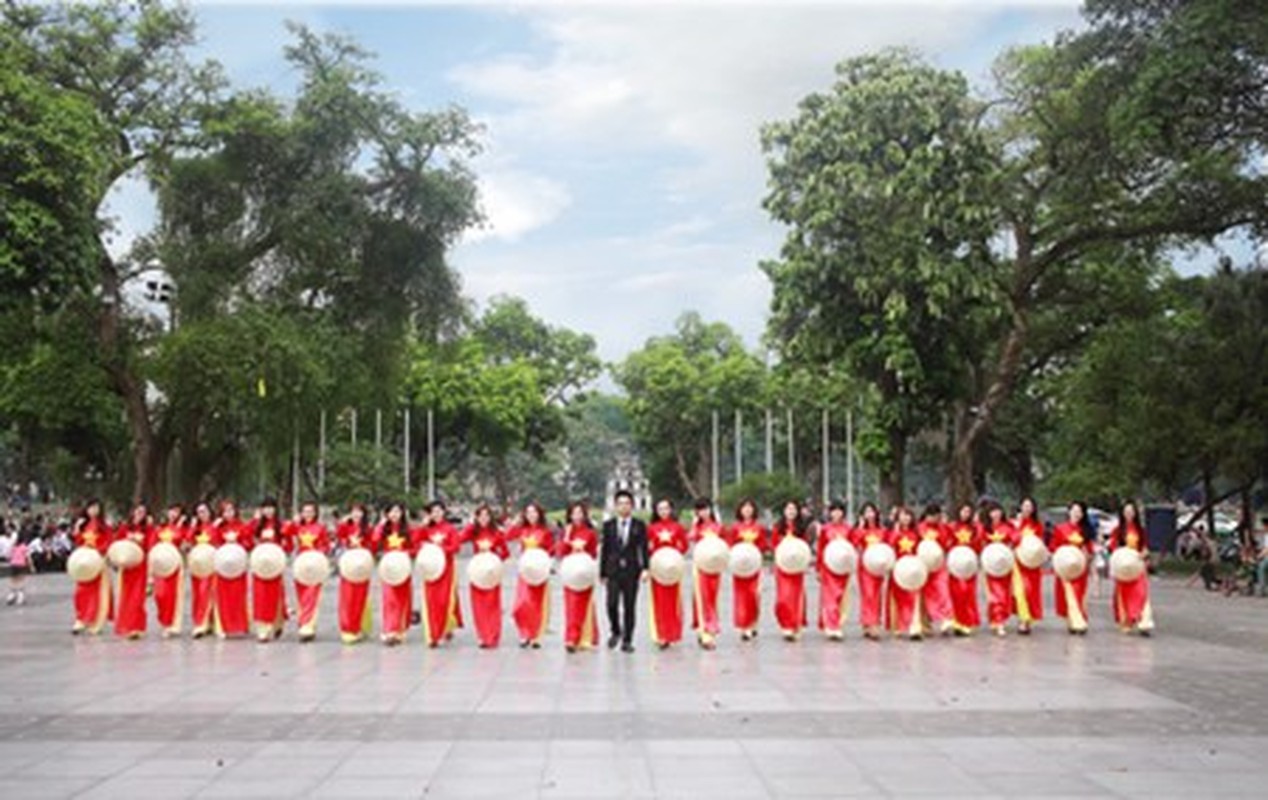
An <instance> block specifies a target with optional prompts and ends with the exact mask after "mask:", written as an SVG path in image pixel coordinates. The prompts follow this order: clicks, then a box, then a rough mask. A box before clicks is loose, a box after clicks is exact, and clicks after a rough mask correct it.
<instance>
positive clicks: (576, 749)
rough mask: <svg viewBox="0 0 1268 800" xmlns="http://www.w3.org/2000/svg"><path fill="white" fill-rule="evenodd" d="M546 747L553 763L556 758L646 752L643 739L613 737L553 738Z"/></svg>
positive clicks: (566, 758)
mask: <svg viewBox="0 0 1268 800" xmlns="http://www.w3.org/2000/svg"><path fill="white" fill-rule="evenodd" d="M546 747H547V755H548V757H549V761H550V762H551V763H553V762H554V761H555V760H556V759H565V760H571V759H578V758H596V759H606V758H616V757H620V756H623V755H629V756H633V755H643V754H645V753H646V747H645V745H644V743H643V742H641V741H620V740H613V739H551V740H550V741H549V742H547V744H546Z"/></svg>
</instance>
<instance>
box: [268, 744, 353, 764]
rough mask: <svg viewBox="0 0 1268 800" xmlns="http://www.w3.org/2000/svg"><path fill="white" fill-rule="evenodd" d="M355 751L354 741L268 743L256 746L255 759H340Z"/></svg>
mask: <svg viewBox="0 0 1268 800" xmlns="http://www.w3.org/2000/svg"><path fill="white" fill-rule="evenodd" d="M355 749H357V742H356V741H355V740H342V741H329V740H327V741H288V742H270V743H266V744H263V745H260V746H258V747H257V748H256V749H255V751H254V752H253V753H252V755H253V756H255V757H256V758H279V759H306V760H307V759H313V760H315V759H319V758H320V759H335V760H338V759H341V758H343V757H345V756H347V755H348V754H350V753H351V752H352V751H353V750H355Z"/></svg>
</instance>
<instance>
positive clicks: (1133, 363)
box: [1052, 267, 1268, 515]
mask: <svg viewBox="0 0 1268 800" xmlns="http://www.w3.org/2000/svg"><path fill="white" fill-rule="evenodd" d="M1152 311H1153V313H1151V314H1149V315H1148V316H1145V317H1143V318H1141V319H1133V320H1127V321H1124V322H1123V323H1122V324H1119V325H1115V326H1112V327H1107V328H1106V329H1104V330H1103V331H1102V332H1101V333H1100V335H1098V336H1097V337H1096V339H1095V340H1094V341H1093V342H1092V344H1091V346H1090V347H1089V348H1088V349H1087V352H1086V354H1085V357H1084V359H1083V360H1082V362H1081V363H1080V364H1079V365H1078V366H1077V367H1076V368H1075V369H1073V370H1072V371H1071V372H1070V373H1069V374H1068V375H1067V376H1066V377H1064V378H1063V379H1061V380H1060V381H1059V384H1058V385H1059V387H1060V391H1059V393H1058V394H1057V399H1058V402H1059V406H1058V408H1057V414H1058V415H1059V417H1060V420H1061V423H1060V425H1059V426H1058V428H1057V431H1056V432H1055V434H1054V436H1053V455H1054V458H1053V462H1054V463H1053V467H1054V476H1053V478H1052V483H1053V485H1054V486H1056V487H1057V488H1058V489H1060V490H1061V491H1063V492H1069V493H1074V494H1083V495H1088V496H1099V497H1102V498H1106V499H1121V498H1125V497H1132V496H1136V495H1137V494H1139V493H1140V492H1141V490H1142V489H1148V488H1153V489H1154V490H1156V491H1158V492H1160V493H1163V494H1167V495H1172V494H1174V493H1176V492H1177V491H1179V490H1180V489H1182V488H1183V487H1185V486H1189V485H1192V484H1193V483H1194V482H1197V481H1200V482H1201V483H1202V484H1203V486H1204V488H1205V490H1206V494H1207V497H1208V500H1210V499H1211V498H1212V496H1213V487H1214V486H1215V485H1217V483H1219V484H1222V485H1226V486H1229V487H1231V488H1232V492H1233V493H1238V494H1240V495H1241V497H1242V501H1243V504H1244V506H1245V513H1246V514H1248V515H1249V513H1250V511H1251V508H1250V506H1251V492H1252V490H1253V489H1254V487H1255V486H1256V484H1257V483H1259V482H1260V481H1263V480H1264V479H1265V464H1268V325H1266V324H1265V323H1266V322H1268V273H1265V272H1263V271H1262V270H1233V269H1231V268H1228V267H1224V268H1221V269H1220V270H1219V271H1217V273H1216V274H1214V275H1212V276H1210V277H1203V278H1190V279H1184V280H1180V279H1173V280H1172V281H1170V282H1169V283H1168V284H1167V285H1166V286H1165V287H1163V289H1162V290H1161V291H1160V292H1159V293H1158V298H1157V302H1156V303H1155V304H1154V306H1153V308H1152Z"/></svg>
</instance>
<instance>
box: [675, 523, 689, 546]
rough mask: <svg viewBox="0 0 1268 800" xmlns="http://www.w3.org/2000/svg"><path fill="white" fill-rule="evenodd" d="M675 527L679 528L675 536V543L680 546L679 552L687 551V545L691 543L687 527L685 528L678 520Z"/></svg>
mask: <svg viewBox="0 0 1268 800" xmlns="http://www.w3.org/2000/svg"><path fill="white" fill-rule="evenodd" d="M674 527H675V528H677V531H676V533H675V536H676V537H677V538H676V541H675V545H676V546H677V547H678V552H680V553H686V552H687V547H688V546H689V545H690V544H691V543H690V542H688V541H687V529H686V528H684V527H683V526H682V524H681V523H678V522H675V523H674Z"/></svg>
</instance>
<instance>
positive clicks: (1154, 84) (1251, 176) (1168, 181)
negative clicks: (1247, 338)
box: [949, 0, 1268, 499]
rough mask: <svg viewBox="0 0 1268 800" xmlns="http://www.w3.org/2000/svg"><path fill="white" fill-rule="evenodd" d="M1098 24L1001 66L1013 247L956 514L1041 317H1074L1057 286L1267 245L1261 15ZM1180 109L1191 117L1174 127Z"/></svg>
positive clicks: (1107, 13) (1162, 13) (1000, 148)
mask: <svg viewBox="0 0 1268 800" xmlns="http://www.w3.org/2000/svg"><path fill="white" fill-rule="evenodd" d="M1087 10H1088V15H1089V21H1090V22H1091V23H1092V27H1091V29H1090V30H1089V31H1087V32H1085V33H1083V34H1079V35H1072V34H1068V35H1065V36H1063V37H1061V38H1060V39H1059V41H1058V44H1057V45H1055V46H1038V47H1028V48H1020V49H1017V50H1013V51H1011V52H1009V53H1007V54H1005V56H1004V57H1002V58H1001V59H1000V61H999V62H998V66H997V70H996V90H997V98H996V101H995V112H994V113H993V114H992V115H991V116H990V117H989V118H988V122H989V124H990V125H991V130H992V134H993V139H994V144H993V148H992V152H993V153H994V154H995V159H996V161H997V165H998V170H997V183H996V186H995V189H994V190H993V191H992V193H991V196H992V197H993V198H995V199H996V200H997V201H998V210H997V212H996V217H997V218H998V219H999V221H1000V227H999V231H998V236H999V237H1000V238H1001V239H1002V240H1003V241H1005V242H1007V244H1008V246H1007V247H1006V248H1003V249H1002V250H997V251H995V252H994V255H995V257H994V258H993V259H992V265H991V271H992V273H993V274H994V275H995V276H996V285H997V287H998V290H997V291H996V292H995V295H994V296H995V304H996V305H997V306H998V308H999V309H1000V310H1001V312H1002V313H1001V314H1000V316H999V317H998V319H997V321H996V325H995V326H993V327H994V333H993V335H992V336H991V337H990V339H991V341H992V343H991V344H990V345H989V346H988V347H985V348H983V349H982V350H981V357H980V358H978V359H976V360H975V362H974V369H975V371H976V372H977V374H978V375H979V376H981V377H980V378H979V379H978V380H977V381H975V385H974V386H973V392H972V395H971V399H970V400H969V402H968V403H966V404H965V405H964V406H962V407H961V409H960V410H959V413H958V414H957V419H956V424H955V426H954V427H955V437H954V447H953V450H952V457H951V461H950V474H949V484H950V489H951V494H952V495H953V496H954V497H956V498H957V499H960V498H966V497H969V496H971V494H972V491H973V488H974V487H973V475H974V472H975V470H974V458H975V455H976V453H977V451H978V448H979V446H980V445H981V443H982V442H983V440H984V439H985V438H986V437H987V436H988V435H989V433H990V431H991V430H992V428H993V427H994V425H995V423H996V421H997V419H998V416H999V412H1000V410H1001V408H1003V406H1004V405H1005V404H1006V403H1007V402H1008V400H1009V399H1010V398H1011V397H1012V396H1013V393H1014V391H1015V389H1016V387H1017V385H1018V383H1019V381H1020V380H1021V379H1022V378H1023V377H1024V369H1025V364H1026V361H1027V358H1028V353H1029V352H1030V351H1031V349H1032V345H1033V339H1032V328H1033V325H1034V323H1035V318H1036V315H1037V314H1038V313H1040V311H1039V310H1040V309H1043V313H1060V312H1061V311H1062V310H1066V309H1068V310H1070V311H1072V312H1077V311H1078V304H1069V303H1064V302H1061V301H1060V299H1053V298H1052V297H1050V295H1049V291H1048V289H1049V287H1050V286H1052V285H1053V284H1057V285H1060V284H1062V283H1065V282H1068V281H1070V280H1076V281H1081V282H1083V283H1091V284H1092V285H1095V283H1096V282H1095V280H1091V281H1089V280H1087V279H1088V277H1089V274H1090V273H1091V274H1094V273H1095V272H1096V271H1103V270H1105V268H1106V267H1109V268H1111V269H1113V268H1116V267H1118V266H1120V265H1122V264H1124V263H1126V264H1127V265H1135V264H1138V263H1140V260H1141V259H1144V260H1154V259H1155V256H1156V254H1158V253H1160V252H1162V251H1165V250H1166V249H1167V248H1169V247H1171V246H1173V245H1176V244H1181V243H1188V242H1196V241H1209V240H1210V239H1211V238H1213V237H1215V236H1217V235H1219V234H1221V233H1223V232H1225V231H1228V230H1230V229H1235V228H1239V227H1242V226H1252V227H1254V228H1257V229H1258V230H1260V231H1261V232H1262V231H1263V229H1264V227H1265V222H1266V221H1268V200H1266V199H1265V198H1268V177H1265V176H1264V175H1263V174H1262V173H1259V172H1257V171H1255V170H1254V169H1252V168H1250V167H1251V164H1252V162H1253V161H1254V160H1256V159H1258V158H1259V157H1260V155H1259V152H1260V148H1261V146H1262V142H1263V141H1264V132H1265V129H1264V127H1263V119H1264V118H1263V115H1262V113H1261V112H1262V107H1263V102H1264V101H1263V99H1262V96H1260V97H1258V98H1256V99H1248V100H1241V99H1239V94H1240V92H1242V91H1243V90H1245V89H1247V88H1248V87H1252V88H1253V87H1255V86H1258V87H1260V89H1261V90H1262V87H1263V86H1264V80H1265V79H1264V75H1265V68H1264V67H1265V60H1264V56H1265V43H1266V42H1268V27H1266V26H1265V25H1264V22H1263V15H1262V14H1261V13H1258V12H1256V11H1255V10H1252V9H1251V4H1244V3H1236V2H1222V1H1221V0H1208V1H1205V2H1197V3H1180V2H1163V3H1154V4H1149V5H1148V6H1147V7H1144V6H1140V5H1139V4H1135V3H1127V2H1120V1H1119V0H1110V1H1109V2H1093V3H1090V4H1089V6H1088V9H1087ZM1186 76H1187V77H1186ZM1208 91H1209V92H1210V94H1209V95H1208V94H1206V92H1208ZM1261 94H1262V91H1261ZM1180 98H1184V99H1183V101H1181V102H1183V103H1184V105H1185V106H1193V107H1192V108H1190V109H1188V110H1191V111H1192V112H1193V115H1192V116H1190V115H1188V114H1185V113H1184V111H1185V110H1186V109H1185V108H1183V107H1182V108H1181V109H1179V113H1178V109H1177V106H1176V102H1177V101H1180ZM1198 98H1200V99H1198ZM1198 106H1202V107H1203V109H1199V108H1198ZM1180 120H1185V121H1180ZM1071 276H1074V277H1073V278H1072V277H1071Z"/></svg>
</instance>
